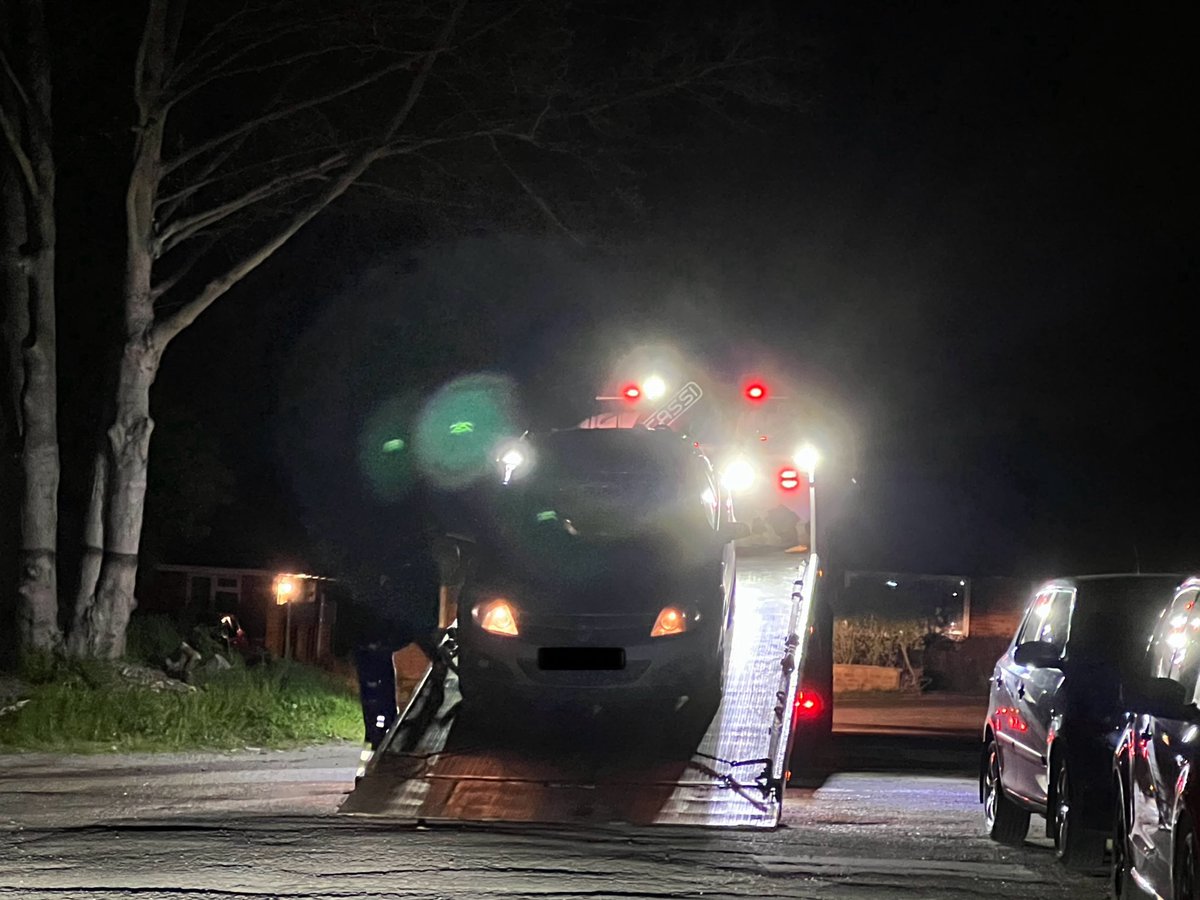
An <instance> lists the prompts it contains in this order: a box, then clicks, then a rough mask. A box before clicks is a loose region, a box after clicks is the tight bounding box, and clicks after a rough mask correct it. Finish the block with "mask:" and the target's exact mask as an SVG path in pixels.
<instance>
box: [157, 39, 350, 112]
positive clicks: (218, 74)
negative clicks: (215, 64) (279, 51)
mask: <svg viewBox="0 0 1200 900" xmlns="http://www.w3.org/2000/svg"><path fill="white" fill-rule="evenodd" d="M347 49H350V48H348V47H345V46H339V47H319V48H317V49H314V50H305V51H303V52H300V53H293V54H292V55H291V56H286V57H281V58H280V59H277V60H274V61H272V62H269V63H262V64H260V65H256V66H243V67H242V68H240V69H217V70H215V71H212V72H210V73H209V74H208V75H207V76H205V77H204V78H201V79H199V80H198V81H193V82H192V83H191V84H189V85H187V87H184V88H181V89H180V90H178V91H177V92H175V93H174V94H172V95H171V101H170V105H171V106H174V105H175V104H177V103H180V102H182V101H183V100H186V99H187V98H188V97H190V96H192V94H195V93H196V92H197V91H200V90H203V89H204V88H206V87H208V86H209V85H210V84H212V83H213V82H216V81H220V80H221V79H224V78H237V77H238V76H240V75H255V74H259V73H262V72H270V71H271V70H272V69H281V68H284V67H285V66H290V65H295V64H296V63H298V62H304V60H306V59H315V58H317V57H321V56H328V55H329V54H331V53H341V52H343V51H345V50H347Z"/></svg>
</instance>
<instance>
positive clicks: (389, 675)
mask: <svg viewBox="0 0 1200 900" xmlns="http://www.w3.org/2000/svg"><path fill="white" fill-rule="evenodd" d="M364 625H365V626H366V627H364V628H363V631H362V633H361V634H360V635H359V636H358V640H356V641H355V645H354V666H355V668H356V669H357V671H358V697H359V702H360V703H361V704H362V711H363V729H364V733H365V734H364V740H365V741H366V743H367V744H369V745H370V747H371V749H372V750H378V749H379V744H380V743H381V742H382V741H383V738H384V736H385V735H386V734H387V733H388V731H389V729H391V727H392V724H393V723H394V722H395V721H396V716H397V714H398V710H397V707H396V669H395V666H394V664H393V661H392V655H393V654H394V653H395V652H396V651H397V650H399V649H400V648H401V647H403V646H404V645H405V644H407V643H409V642H410V641H411V640H412V634H411V633H410V632H411V630H412V629H411V628H408V627H406V626H404V625H403V624H402V623H398V622H396V621H394V620H390V619H385V620H383V621H379V620H376V621H374V622H370V623H364Z"/></svg>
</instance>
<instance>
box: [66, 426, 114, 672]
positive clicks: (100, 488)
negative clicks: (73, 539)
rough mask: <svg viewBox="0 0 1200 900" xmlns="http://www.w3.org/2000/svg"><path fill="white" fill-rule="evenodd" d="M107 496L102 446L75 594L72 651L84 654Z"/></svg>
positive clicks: (95, 465)
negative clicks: (79, 640) (82, 643)
mask: <svg viewBox="0 0 1200 900" xmlns="http://www.w3.org/2000/svg"><path fill="white" fill-rule="evenodd" d="M107 497H108V454H107V453H106V452H105V450H104V448H103V447H99V448H98V449H97V451H96V458H95V460H93V462H92V492H91V495H90V497H89V498H88V508H87V515H86V517H85V518H84V520H83V556H82V558H81V560H80V563H79V588H78V592H77V593H76V595H75V615H74V618H73V620H72V622H71V652H72V653H76V654H82V652H83V648H82V647H81V646H77V643H76V642H77V635H82V634H83V622H84V620H85V618H86V616H87V613H88V610H90V609H91V607H92V604H93V603H94V602H95V599H96V586H97V585H98V584H99V583H100V560H101V559H102V558H103V557H104V507H105V500H106V498H107Z"/></svg>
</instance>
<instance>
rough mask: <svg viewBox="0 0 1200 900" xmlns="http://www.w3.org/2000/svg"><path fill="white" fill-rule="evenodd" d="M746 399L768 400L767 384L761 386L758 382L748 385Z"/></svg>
mask: <svg viewBox="0 0 1200 900" xmlns="http://www.w3.org/2000/svg"><path fill="white" fill-rule="evenodd" d="M746 398H747V399H749V400H754V401H758V400H766V399H767V386H766V385H765V384H760V383H759V382H757V381H756V382H754V383H753V384H748V385H746Z"/></svg>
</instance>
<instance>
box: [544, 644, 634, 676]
mask: <svg viewBox="0 0 1200 900" xmlns="http://www.w3.org/2000/svg"><path fill="white" fill-rule="evenodd" d="M538 668H539V669H548V670H562V669H568V670H572V671H581V670H587V669H601V670H605V671H613V670H615V669H623V668H625V650H624V649H623V648H621V647H541V648H539V649H538Z"/></svg>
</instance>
